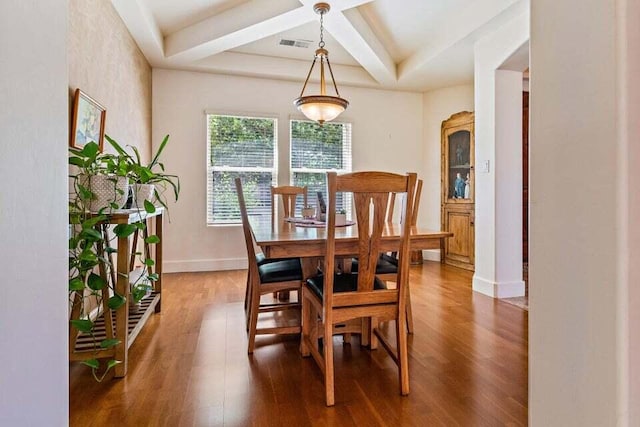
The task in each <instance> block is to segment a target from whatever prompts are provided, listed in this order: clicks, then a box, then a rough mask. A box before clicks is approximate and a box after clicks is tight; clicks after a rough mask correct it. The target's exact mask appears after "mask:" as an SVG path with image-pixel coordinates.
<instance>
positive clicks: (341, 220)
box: [336, 209, 347, 226]
mask: <svg viewBox="0 0 640 427" xmlns="http://www.w3.org/2000/svg"><path fill="white" fill-rule="evenodd" d="M346 224H347V211H346V210H344V209H340V210H339V211H336V226H341V225H346Z"/></svg>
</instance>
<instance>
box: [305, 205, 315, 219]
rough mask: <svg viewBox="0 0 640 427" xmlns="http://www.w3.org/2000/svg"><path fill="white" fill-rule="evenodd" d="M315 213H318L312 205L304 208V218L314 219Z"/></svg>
mask: <svg viewBox="0 0 640 427" xmlns="http://www.w3.org/2000/svg"><path fill="white" fill-rule="evenodd" d="M315 213H316V209H315V208H314V207H313V206H311V205H307V206H304V207H303V208H302V217H303V218H313V215H314V214H315Z"/></svg>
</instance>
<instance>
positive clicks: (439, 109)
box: [419, 84, 473, 260]
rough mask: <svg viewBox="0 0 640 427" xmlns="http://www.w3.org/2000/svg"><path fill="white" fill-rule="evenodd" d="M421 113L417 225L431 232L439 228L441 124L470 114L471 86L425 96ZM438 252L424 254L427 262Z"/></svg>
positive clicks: (471, 107)
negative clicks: (420, 177) (421, 148)
mask: <svg viewBox="0 0 640 427" xmlns="http://www.w3.org/2000/svg"><path fill="white" fill-rule="evenodd" d="M423 100H424V102H423V110H424V118H423V121H424V157H423V173H422V179H423V180H424V185H423V187H422V188H423V190H422V199H421V200H420V214H419V222H420V223H422V224H424V225H425V226H426V227H427V228H429V229H431V230H439V229H440V228H441V227H440V169H441V167H440V152H441V147H440V129H441V126H442V122H443V121H444V120H447V119H448V118H449V117H451V115H452V114H455V113H459V112H460V111H473V84H469V85H463V86H452V87H446V88H443V89H436V90H432V91H429V92H426V93H425V94H424V95H423ZM439 252H440V251H439V250H437V251H425V257H426V258H427V259H433V260H438V259H439Z"/></svg>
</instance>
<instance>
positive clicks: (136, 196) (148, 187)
mask: <svg viewBox="0 0 640 427" xmlns="http://www.w3.org/2000/svg"><path fill="white" fill-rule="evenodd" d="M155 188H156V187H155V185H153V184H134V185H133V207H137V208H138V209H144V201H145V200H148V201H150V202H151V203H153V196H154V190H155Z"/></svg>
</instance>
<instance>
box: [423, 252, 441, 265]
mask: <svg viewBox="0 0 640 427" xmlns="http://www.w3.org/2000/svg"><path fill="white" fill-rule="evenodd" d="M422 259H424V260H426V261H436V262H440V249H427V250H424V251H422Z"/></svg>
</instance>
